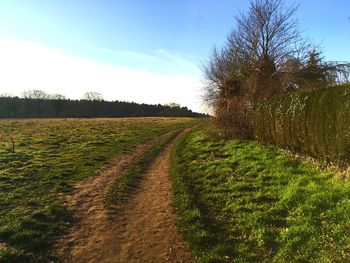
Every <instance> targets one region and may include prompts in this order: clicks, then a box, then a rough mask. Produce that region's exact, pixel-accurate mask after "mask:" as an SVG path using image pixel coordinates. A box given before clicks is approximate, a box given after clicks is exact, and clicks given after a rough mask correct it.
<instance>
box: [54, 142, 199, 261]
mask: <svg viewBox="0 0 350 263" xmlns="http://www.w3.org/2000/svg"><path fill="white" fill-rule="evenodd" d="M149 146H150V144H146V145H140V146H138V147H137V148H136V149H135V150H134V151H133V152H132V153H131V154H128V155H124V156H122V157H120V158H117V159H116V160H114V161H113V162H112V164H110V165H108V166H107V167H105V168H104V169H102V170H101V171H100V172H99V174H98V175H97V176H95V177H93V178H90V179H88V180H86V181H84V182H82V183H80V184H79V185H77V187H76V191H75V193H74V194H73V195H71V196H69V197H68V198H67V206H68V208H69V209H70V210H71V211H72V212H73V214H74V216H75V217H76V218H77V222H78V223H77V224H75V225H74V226H73V227H72V228H71V230H70V231H69V233H68V234H67V235H65V236H64V237H62V238H61V239H60V240H59V242H58V244H57V254H58V255H59V257H60V259H61V260H62V261H63V262H119V263H121V262H125V263H126V262H128V263H129V262H130V263H133V262H192V257H191V255H190V253H189V250H188V248H187V247H186V246H185V243H184V242H183V240H182V238H181V236H180V235H179V233H178V232H177V229H176V226H175V221H176V216H175V214H174V212H173V209H172V189H171V180H170V178H169V157H170V156H169V155H170V148H171V144H169V145H168V146H166V147H165V149H164V150H163V151H162V153H161V154H160V155H159V156H158V157H157V158H156V159H155V160H154V161H153V163H152V165H151V167H150V168H149V169H148V171H147V173H146V174H145V178H144V179H143V180H142V181H141V182H140V185H139V189H138V190H137V192H135V193H134V194H133V196H132V197H131V198H130V199H129V200H128V201H127V203H126V204H125V205H123V207H122V209H121V210H120V211H119V212H118V213H109V211H108V210H107V209H105V208H104V205H103V199H104V195H105V193H106V191H107V190H108V188H109V186H111V185H112V184H113V182H115V180H117V179H118V176H120V174H121V173H122V172H123V171H124V170H126V169H127V167H128V166H129V165H130V164H132V163H133V162H135V161H136V160H137V159H138V158H140V156H142V154H143V153H144V152H145V150H146V149H147V148H148V147H149Z"/></svg>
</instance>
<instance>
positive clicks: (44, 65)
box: [0, 39, 200, 110]
mask: <svg viewBox="0 0 350 263" xmlns="http://www.w3.org/2000/svg"><path fill="white" fill-rule="evenodd" d="M115 52H117V53H118V51H115ZM132 53H133V52H129V53H127V54H125V53H124V52H123V54H124V55H125V56H126V58H127V57H130V56H134V57H135V59H136V58H137V59H142V60H143V61H146V62H148V63H165V64H167V65H168V67H175V68H180V69H181V68H184V69H186V68H187V69H192V70H194V71H195V69H194V68H193V67H194V65H193V63H191V62H188V61H186V60H185V59H182V58H181V57H179V56H176V55H172V54H170V53H168V52H166V51H164V50H158V51H156V52H155V53H154V54H138V53H134V54H132ZM163 60H165V62H163ZM0 72H1V77H0V93H13V94H17V95H19V94H20V92H22V91H23V90H27V89H42V90H45V91H47V92H50V93H62V94H64V95H66V96H68V97H70V98H81V96H82V95H83V93H84V92H86V91H98V92H101V93H102V94H104V96H105V99H108V100H125V101H135V102H144V103H168V102H178V103H180V104H181V105H184V106H188V107H189V108H191V109H193V110H200V96H199V92H200V80H199V79H200V78H199V77H198V75H196V74H191V73H190V70H184V72H186V73H184V72H183V73H182V74H181V71H180V70H179V71H178V72H177V73H176V74H166V73H159V72H152V71H151V70H148V69H134V68H127V67H121V66H115V65H110V64H104V63H100V62H96V61H93V60H88V59H84V58H79V57H74V56H70V55H66V54H64V53H62V52H60V51H58V50H54V49H50V48H47V47H44V46H42V45H38V44H35V43H31V42H26V41H21V40H13V39H0ZM197 73H198V72H197Z"/></svg>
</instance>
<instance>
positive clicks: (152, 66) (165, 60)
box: [88, 46, 200, 76]
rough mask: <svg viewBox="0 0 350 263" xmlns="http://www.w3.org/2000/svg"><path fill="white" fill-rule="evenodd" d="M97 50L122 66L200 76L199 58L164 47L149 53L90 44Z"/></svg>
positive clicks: (161, 72) (171, 73) (162, 72)
mask: <svg viewBox="0 0 350 263" xmlns="http://www.w3.org/2000/svg"><path fill="white" fill-rule="evenodd" d="M88 48H89V49H91V50H94V51H95V52H100V53H106V54H108V55H109V56H110V61H112V62H113V63H114V64H119V65H120V66H123V65H128V66H129V67H131V68H134V69H140V68H142V69H144V70H149V71H152V72H157V73H159V74H167V75H191V76H199V75H200V70H199V66H198V65H199V59H196V58H193V57H188V56H186V55H179V54H174V53H172V52H169V51H167V50H164V49H158V50H154V51H152V52H149V53H144V52H135V51H132V50H114V49H109V48H101V47H93V46H88Z"/></svg>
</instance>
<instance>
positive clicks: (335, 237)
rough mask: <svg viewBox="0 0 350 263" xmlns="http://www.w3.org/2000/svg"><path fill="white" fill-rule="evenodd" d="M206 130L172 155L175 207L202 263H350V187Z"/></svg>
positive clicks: (253, 144)
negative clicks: (215, 135) (218, 136)
mask: <svg viewBox="0 0 350 263" xmlns="http://www.w3.org/2000/svg"><path fill="white" fill-rule="evenodd" d="M208 130H210V128H206V129H199V130H197V131H194V132H192V133H190V134H188V135H186V136H185V137H183V138H182V139H181V140H180V141H178V142H177V144H176V145H175V147H174V148H173V151H172V166H171V175H172V178H173V181H174V189H175V200H174V206H175V209H176V211H177V212H178V214H179V215H180V221H179V225H180V228H181V230H182V232H183V234H184V236H185V238H186V240H187V241H188V242H189V244H190V247H191V248H192V250H193V251H194V254H195V255H196V256H197V259H198V262H349V261H350V247H349V244H350V217H349V215H350V182H348V181H343V180H341V179H338V178H337V177H336V176H335V175H334V174H331V173H329V172H325V171H322V170H318V169H315V168H312V167H310V166H308V165H306V164H303V163H301V162H300V161H298V160H294V159H291V158H289V157H287V156H285V155H283V154H281V153H279V152H278V151H277V150H276V149H274V148H273V147H267V146H262V145H260V144H258V143H257V142H255V141H238V140H217V139H213V138H212V137H211V136H210V132H208Z"/></svg>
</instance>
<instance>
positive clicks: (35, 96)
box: [22, 89, 50, 118]
mask: <svg viewBox="0 0 350 263" xmlns="http://www.w3.org/2000/svg"><path fill="white" fill-rule="evenodd" d="M22 97H23V98H25V99H26V100H28V101H27V111H28V114H30V111H31V106H30V104H33V107H34V108H35V117H37V118H40V117H41V113H42V106H43V103H44V102H45V100H48V99H49V98H50V95H49V94H48V93H46V92H45V91H43V90H37V89H33V90H27V91H24V92H23V93H22Z"/></svg>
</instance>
